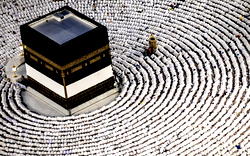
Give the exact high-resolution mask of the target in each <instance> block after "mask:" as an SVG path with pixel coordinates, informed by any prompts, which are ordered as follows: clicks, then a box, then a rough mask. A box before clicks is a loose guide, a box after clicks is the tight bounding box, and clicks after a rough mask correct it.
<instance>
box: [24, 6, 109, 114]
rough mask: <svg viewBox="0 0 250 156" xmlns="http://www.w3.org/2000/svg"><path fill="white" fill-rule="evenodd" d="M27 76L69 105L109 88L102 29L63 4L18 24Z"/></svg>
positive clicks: (106, 45)
mask: <svg viewBox="0 0 250 156" xmlns="http://www.w3.org/2000/svg"><path fill="white" fill-rule="evenodd" d="M20 31H21V40H22V45H23V49H24V58H25V67H26V72H27V78H26V79H25V82H26V83H27V85H29V86H31V87H32V88H33V89H35V90H36V91H38V92H40V93H41V94H43V95H44V96H46V97H48V98H50V99H52V100H53V101H55V102H56V103H58V104H60V105H61V106H63V107H64V108H66V109H71V108H74V107H76V106H78V105H79V104H81V103H83V102H86V101H88V100H90V99H92V98H94V97H96V96H98V95H100V94H102V93H105V92H106V91H108V90H110V89H112V88H114V76H113V71H112V62H111V55H110V48H109V40H108V32H107V28H106V27H105V26H103V25H102V24H100V23H98V22H96V21H94V20H93V19H91V18H89V17H87V16H85V15H83V14H81V13H79V12H78V11H76V10H74V9H72V8H70V7H68V6H65V7H63V8H60V9H58V10H56V11H53V12H51V13H49V14H47V15H44V16H42V17H39V18H37V19H35V20H33V21H31V22H28V23H26V24H24V25H21V26H20Z"/></svg>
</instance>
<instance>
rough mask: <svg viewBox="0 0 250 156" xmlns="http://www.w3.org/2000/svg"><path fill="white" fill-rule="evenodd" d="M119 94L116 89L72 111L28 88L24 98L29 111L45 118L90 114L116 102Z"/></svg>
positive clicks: (23, 93) (23, 95)
mask: <svg viewBox="0 0 250 156" xmlns="http://www.w3.org/2000/svg"><path fill="white" fill-rule="evenodd" d="M118 94H119V92H118V89H117V88H114V89H112V90H109V91H107V92H105V93H103V94H101V95H99V96H97V97H95V98H93V99H91V100H89V101H87V102H84V103H83V104H81V105H79V106H77V107H75V108H73V109H71V110H67V109H65V108H63V107H62V106H60V105H59V104H57V103H55V102H54V101H52V100H50V99H49V98H47V97H45V96H44V95H42V94H40V93H39V92H37V91H36V90H34V89H33V88H31V87H27V90H26V91H23V92H22V98H23V102H24V103H25V104H26V106H27V107H28V109H29V110H31V111H33V112H36V113H38V114H41V115H45V116H68V115H77V114H82V113H89V112H92V111H94V110H97V109H100V108H101V107H103V106H104V105H107V104H109V103H110V102H112V101H114V100H115V98H116V97H117V96H118Z"/></svg>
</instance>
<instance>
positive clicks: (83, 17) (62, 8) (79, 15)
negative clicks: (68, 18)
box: [20, 5, 106, 28]
mask: <svg viewBox="0 0 250 156" xmlns="http://www.w3.org/2000/svg"><path fill="white" fill-rule="evenodd" d="M65 9H66V10H69V11H71V12H72V13H73V14H75V15H77V16H78V17H81V18H82V19H86V20H87V21H89V22H91V23H94V24H95V25H97V27H105V26H104V25H102V24H100V23H98V22H96V21H95V20H93V19H91V18H89V17H88V16H85V15H84V14H82V13H80V12H78V11H77V10H75V9H73V8H71V7H69V6H67V5H66V6H63V7H61V8H59V9H57V10H54V11H52V12H49V13H47V14H45V15H42V16H39V17H38V18H36V19H34V20H31V21H29V22H28V23H25V24H22V25H21V26H20V27H27V26H29V24H31V23H33V22H36V21H38V20H41V19H43V18H45V17H47V16H48V15H52V14H54V13H56V12H58V11H63V10H65ZM105 28H106V27H105Z"/></svg>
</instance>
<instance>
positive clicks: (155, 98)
mask: <svg viewBox="0 0 250 156" xmlns="http://www.w3.org/2000/svg"><path fill="white" fill-rule="evenodd" d="M177 4H178V7H176V6H177ZM65 5H69V6H71V7H73V8H74V9H76V10H78V11H80V12H82V13H83V14H85V15H87V16H89V17H91V18H93V19H95V20H96V21H98V22H100V23H102V24H104V25H105V26H107V28H108V32H109V39H110V47H111V54H112V63H113V69H114V71H115V73H116V74H117V75H118V76H119V79H120V80H121V81H120V84H121V86H122V87H121V93H120V94H119V96H118V97H117V98H116V99H115V100H114V101H113V102H111V103H110V104H108V105H106V106H104V107H102V108H101V109H99V110H96V111H94V112H91V113H88V114H81V115H74V116H67V117H47V116H43V115H39V114H37V113H34V112H32V111H30V110H29V109H27V107H26V105H25V103H23V102H22V96H21V95H22V94H21V92H22V90H25V86H23V85H21V84H18V83H11V82H9V80H8V79H6V78H5V73H4V70H3V67H4V65H5V64H6V61H7V60H8V59H10V58H11V57H13V56H14V55H17V54H18V53H20V52H21V51H20V48H19V45H20V44H21V37H20V31H19V26H20V25H21V24H24V23H26V22H28V21H30V20H32V19H34V18H37V17H39V16H42V15H44V14H46V13H49V12H50V11H53V10H55V9H58V8H60V7H62V6H65ZM173 6H175V7H173ZM249 10H250V1H248V0H232V1H228V0H220V1H218V0H195V1H194V0H185V1H183V0H181V1H177V0H168V1H163V0H142V1H139V0H138V1H137V0H131V1H126V0H114V1H110V0H86V1H81V0H64V1H52V0H51V1H49V0H4V1H1V2H0V27H1V31H0V67H1V70H0V73H1V76H0V94H1V103H0V122H1V124H0V155H164V156H165V155H178V154H180V155H249V154H250V130H249V128H250V113H249V111H250V96H249V95H250V88H249V87H250V77H249V76H250V75H249V73H250V71H249V70H250V45H249V43H250V20H249ZM150 34H154V35H155V36H156V39H157V44H158V49H157V50H156V52H155V53H154V54H152V55H151V56H145V55H144V52H145V49H146V48H147V46H148V41H147V39H148V37H149V35H150Z"/></svg>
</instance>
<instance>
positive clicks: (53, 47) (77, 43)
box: [20, 6, 109, 67]
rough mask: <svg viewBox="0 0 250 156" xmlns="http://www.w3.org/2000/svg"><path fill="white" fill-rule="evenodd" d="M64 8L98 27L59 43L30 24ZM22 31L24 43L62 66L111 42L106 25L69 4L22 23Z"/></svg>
mask: <svg viewBox="0 0 250 156" xmlns="http://www.w3.org/2000/svg"><path fill="white" fill-rule="evenodd" d="M64 9H67V10H69V11H71V12H72V13H73V14H75V15H76V16H78V17H79V18H82V19H85V20H87V21H89V22H91V23H93V24H95V25H96V26H97V27H96V28H93V29H92V30H90V31H88V32H86V33H83V34H82V35H79V36H77V37H75V38H73V39H71V40H69V41H66V42H65V43H63V44H59V43H57V42H56V41H53V40H52V39H50V38H49V37H48V36H46V35H43V34H42V33H40V32H39V31H37V30H35V29H33V28H32V27H30V26H29V24H31V23H33V22H36V21H38V20H40V19H42V18H45V17H46V16H48V15H51V14H54V13H56V12H58V11H62V10H64ZM20 31H21V39H22V43H23V44H24V45H26V46H28V47H30V48H31V49H33V50H35V51H38V52H39V53H41V54H42V55H43V56H45V57H49V58H50V60H51V61H53V62H55V63H56V64H58V65H59V66H61V67H62V66H65V65H66V64H69V63H70V62H72V61H74V60H76V59H78V58H79V57H81V56H82V55H85V54H88V53H91V52H93V51H95V50H96V49H99V48H102V47H103V46H105V45H107V44H109V39H108V32H107V28H106V27H105V26H103V25H102V24H100V23H98V22H96V21H95V20H93V19H91V18H89V17H87V16H85V15H84V14H82V13H80V12H78V11H76V10H74V9H72V8H70V7H69V6H65V7H62V8H60V9H58V10H55V11H52V12H50V13H48V14H46V15H43V16H41V17H38V18H37V19H34V20H32V21H30V22H28V23H26V24H23V25H21V26H20ZM30 41H32V42H30ZM45 45H46V46H45ZM83 45H88V46H83ZM72 52H73V53H72ZM68 53H70V54H71V55H68ZM64 54H65V55H64ZM66 54H67V55H66ZM58 56H60V57H58Z"/></svg>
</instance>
